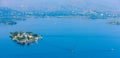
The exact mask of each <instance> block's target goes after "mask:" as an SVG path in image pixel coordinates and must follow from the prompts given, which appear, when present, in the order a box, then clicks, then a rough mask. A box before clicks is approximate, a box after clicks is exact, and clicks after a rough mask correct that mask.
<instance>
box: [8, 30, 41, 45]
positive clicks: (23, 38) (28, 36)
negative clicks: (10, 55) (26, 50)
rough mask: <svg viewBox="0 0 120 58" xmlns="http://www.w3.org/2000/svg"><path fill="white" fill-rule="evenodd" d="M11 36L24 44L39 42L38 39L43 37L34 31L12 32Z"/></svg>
mask: <svg viewBox="0 0 120 58" xmlns="http://www.w3.org/2000/svg"><path fill="white" fill-rule="evenodd" d="M10 38H11V39H12V40H13V41H15V42H17V43H19V44H23V45H25V44H26V45H29V44H31V43H37V42H38V39H42V38H43V36H42V35H37V34H34V33H33V32H10Z"/></svg>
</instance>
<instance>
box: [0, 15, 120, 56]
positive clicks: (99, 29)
mask: <svg viewBox="0 0 120 58" xmlns="http://www.w3.org/2000/svg"><path fill="white" fill-rule="evenodd" d="M109 20H111V19H96V20H90V19H82V18H79V17H63V18H56V17H51V18H33V19H32V18H28V19H26V20H25V21H17V24H16V25H4V24H0V58H120V25H110V24H107V23H106V22H107V21H109ZM11 31H25V32H26V31H31V32H33V33H36V34H42V35H43V40H39V42H38V43H37V44H31V45H29V46H27V45H23V46H22V45H19V44H17V43H16V42H14V41H12V40H11V39H10V37H9V32H11Z"/></svg>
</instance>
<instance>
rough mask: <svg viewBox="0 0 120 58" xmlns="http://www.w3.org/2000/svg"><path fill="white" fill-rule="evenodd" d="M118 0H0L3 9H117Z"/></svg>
mask: <svg viewBox="0 0 120 58" xmlns="http://www.w3.org/2000/svg"><path fill="white" fill-rule="evenodd" d="M119 5H120V0H0V6H5V7H35V8H38V7H39V8H51V7H53V8H59V7H61V6H64V7H66V8H67V7H73V8H86V9H87V8H88V9H89V8H91V9H96V8H100V9H102V8H105V9H119V8H120V6H119Z"/></svg>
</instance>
